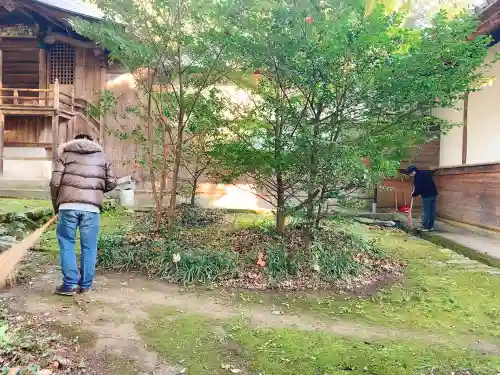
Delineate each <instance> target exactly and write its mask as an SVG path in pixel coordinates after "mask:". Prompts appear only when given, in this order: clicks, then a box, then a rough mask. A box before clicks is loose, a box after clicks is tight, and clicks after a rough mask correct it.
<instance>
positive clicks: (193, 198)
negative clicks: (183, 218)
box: [191, 177, 198, 207]
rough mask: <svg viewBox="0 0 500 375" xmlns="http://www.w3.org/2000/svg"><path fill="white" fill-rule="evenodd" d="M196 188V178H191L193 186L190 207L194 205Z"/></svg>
mask: <svg viewBox="0 0 500 375" xmlns="http://www.w3.org/2000/svg"><path fill="white" fill-rule="evenodd" d="M197 188H198V177H195V178H193V186H192V189H191V206H192V207H194V206H195V205H196V189H197Z"/></svg>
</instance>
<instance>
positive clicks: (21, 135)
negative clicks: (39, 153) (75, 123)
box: [4, 116, 52, 147]
mask: <svg viewBox="0 0 500 375" xmlns="http://www.w3.org/2000/svg"><path fill="white" fill-rule="evenodd" d="M4 137H5V138H4V142H5V145H6V146H27V147H30V146H34V147H35V146H38V145H47V146H48V145H50V144H51V142H52V130H51V125H50V121H48V119H47V118H44V117H38V116H6V117H5V130H4Z"/></svg>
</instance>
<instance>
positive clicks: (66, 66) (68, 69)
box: [49, 43, 76, 85]
mask: <svg viewBox="0 0 500 375" xmlns="http://www.w3.org/2000/svg"><path fill="white" fill-rule="evenodd" d="M75 63H76V52H75V49H74V48H72V47H71V46H68V45H67V44H63V43H56V44H54V45H53V46H52V47H51V48H50V50H49V64H50V83H52V84H54V83H55V81H56V78H57V79H59V83H60V84H61V85H72V84H73V83H74V80H75Z"/></svg>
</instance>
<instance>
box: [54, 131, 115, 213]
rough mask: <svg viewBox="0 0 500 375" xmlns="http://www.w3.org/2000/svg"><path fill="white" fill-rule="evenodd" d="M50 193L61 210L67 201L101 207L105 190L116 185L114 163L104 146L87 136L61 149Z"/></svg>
mask: <svg viewBox="0 0 500 375" xmlns="http://www.w3.org/2000/svg"><path fill="white" fill-rule="evenodd" d="M56 160H57V161H56V164H55V168H54V171H53V172H52V179H51V181H50V193H51V196H52V204H53V205H54V210H55V211H56V212H57V210H58V208H59V206H60V205H61V204H63V203H87V204H92V205H94V206H97V207H99V208H101V205H102V201H103V199H104V193H107V192H108V191H111V190H113V189H114V188H115V187H116V178H115V177H114V175H113V172H112V169H111V164H110V163H108V162H107V161H106V157H105V156H104V153H103V150H102V147H101V146H100V145H99V144H97V143H96V142H92V141H89V140H87V139H75V140H72V141H69V142H67V143H63V144H61V145H60V146H59V147H58V148H57V159H56Z"/></svg>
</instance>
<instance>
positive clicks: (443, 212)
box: [435, 164, 500, 230]
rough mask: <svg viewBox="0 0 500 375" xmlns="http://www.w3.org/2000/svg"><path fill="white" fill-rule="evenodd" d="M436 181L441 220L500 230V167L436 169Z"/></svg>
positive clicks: (499, 165) (480, 166) (481, 166)
mask: <svg viewBox="0 0 500 375" xmlns="http://www.w3.org/2000/svg"><path fill="white" fill-rule="evenodd" d="M435 181H436V184H437V188H438V190H439V197H438V203H437V209H438V215H439V216H440V217H443V218H447V219H451V220H455V221H459V222H463V223H467V224H471V225H476V226H480V227H485V228H490V229H494V230H500V164H489V165H478V166H461V167H454V168H443V169H439V170H438V171H436V175H435Z"/></svg>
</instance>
